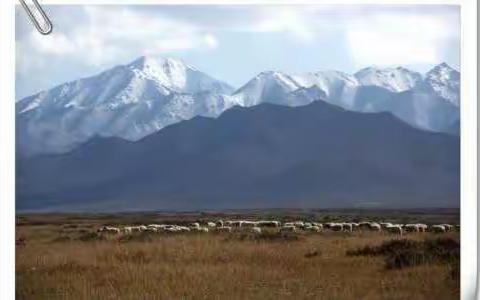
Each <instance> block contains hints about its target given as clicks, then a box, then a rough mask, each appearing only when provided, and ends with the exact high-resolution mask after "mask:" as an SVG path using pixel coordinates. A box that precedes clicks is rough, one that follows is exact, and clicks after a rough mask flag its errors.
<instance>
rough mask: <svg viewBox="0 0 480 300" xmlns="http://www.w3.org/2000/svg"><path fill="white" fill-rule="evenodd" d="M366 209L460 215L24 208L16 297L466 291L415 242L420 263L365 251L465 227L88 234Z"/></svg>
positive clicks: (453, 272) (445, 295)
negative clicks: (395, 262) (394, 262)
mask: <svg viewBox="0 0 480 300" xmlns="http://www.w3.org/2000/svg"><path fill="white" fill-rule="evenodd" d="M259 214H260V215H259ZM367 215H370V219H380V218H382V219H384V220H387V221H388V220H395V221H399V220H404V221H415V220H425V219H427V220H428V221H431V222H438V223H442V222H450V223H455V222H458V214H457V213H456V212H453V213H452V212H428V213H415V212H402V213H400V212H390V213H386V212H383V213H379V214H377V213H372V212H370V213H369V212H356V213H355V212H345V211H341V212H292V213H285V212H267V213H265V212H264V213H260V212H236V213H235V212H230V213H227V214H209V213H189V214H121V215H115V214H111V215H105V214H102V215H74V214H69V215H66V214H62V215H60V214H44V215H19V216H18V217H17V238H18V239H22V240H24V241H25V242H24V243H20V244H19V245H18V246H17V248H16V295H17V298H18V299H329V300H331V299H334V300H335V299H339V300H341V299H440V300H441V299H458V298H459V272H458V260H455V259H453V260H450V259H448V260H443V259H438V260H436V259H435V257H436V256H428V257H430V259H428V260H422V259H423V258H424V257H425V256H421V257H420V256H418V252H415V253H414V255H413V256H412V255H411V250H412V249H406V251H403V252H402V249H398V253H400V252H401V253H400V254H401V255H407V256H406V257H407V259H408V258H411V257H413V262H414V263H412V264H411V265H408V266H406V267H401V268H395V267H393V268H392V267H391V266H390V267H389V259H391V257H388V256H385V255H376V254H375V253H373V252H368V251H365V246H370V247H375V246H379V248H372V249H383V248H381V247H380V246H381V245H382V244H383V245H385V244H384V243H388V241H391V240H392V239H404V238H406V239H408V240H411V241H417V242H418V243H417V244H418V245H420V244H421V243H423V242H424V241H425V240H427V241H432V240H433V241H435V240H437V239H438V238H439V237H441V238H442V239H445V238H446V239H447V240H450V241H458V239H459V233H458V232H451V233H446V234H440V235H438V234H432V233H411V234H408V235H406V236H404V237H403V238H399V237H395V236H392V235H388V234H383V233H373V232H353V233H346V232H324V233H297V234H294V235H288V236H278V235H276V234H275V233H273V232H266V233H264V234H262V235H261V236H253V235H250V234H244V233H231V234H228V233H225V234H213V233H203V234H202V233H195V234H194V233H184V234H170V235H167V234H139V235H136V236H134V237H132V238H121V237H119V236H105V237H99V236H97V235H95V234H91V232H93V231H94V230H95V228H98V227H99V226H101V225H118V224H148V223H161V222H175V223H180V222H191V221H203V220H208V219H210V220H211V219H215V218H223V219H227V218H237V217H238V218H260V217H262V218H268V217H270V218H273V217H275V218H280V219H282V220H291V219H298V218H301V219H309V218H315V219H316V220H318V221H321V222H322V221H325V220H326V219H350V220H355V219H365V218H367ZM428 221H426V222H428ZM400 244H402V243H400ZM417 244H415V245H417ZM402 245H403V244H402ZM435 245H436V244H435ZM399 247H400V248H401V247H403V246H399ZM367 250H368V249H367ZM440 250H441V251H440V252H442V251H443V250H442V249H440ZM355 251H357V252H356V253H355ZM362 251H363V252H362ZM396 251H397V250H396V249H394V250H393V252H395V253H394V254H395V255H397V254H398V253H397V252H396ZM415 251H416V250H415ZM347 252H349V255H347ZM364 252H365V253H364ZM377 252H378V251H377ZM352 253H354V254H355V255H352ZM442 253H443V252H442ZM358 254H361V255H358ZM395 255H394V257H397V258H398V257H400V258H402V257H403V256H401V255H397V256H395ZM422 255H423V254H422ZM431 257H433V258H434V259H431ZM420 260H422V261H421V262H420Z"/></svg>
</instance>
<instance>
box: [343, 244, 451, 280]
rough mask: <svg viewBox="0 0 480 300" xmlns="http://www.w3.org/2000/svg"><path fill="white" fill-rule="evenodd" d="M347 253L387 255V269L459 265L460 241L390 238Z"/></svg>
mask: <svg viewBox="0 0 480 300" xmlns="http://www.w3.org/2000/svg"><path fill="white" fill-rule="evenodd" d="M346 254H347V255H348V256H385V266H386V268H387V269H401V268H405V267H411V266H417V265H422V264H425V263H435V262H440V263H446V264H453V265H457V264H458V265H459V262H460V243H459V242H458V241H457V240H454V239H452V238H436V239H427V240H425V241H413V240H408V239H402V240H390V241H387V242H384V243H382V244H381V245H379V246H368V245H367V246H365V247H363V248H361V249H356V250H349V251H347V253H346ZM453 272H455V271H453Z"/></svg>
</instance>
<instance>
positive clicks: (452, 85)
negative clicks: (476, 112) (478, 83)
mask: <svg viewBox="0 0 480 300" xmlns="http://www.w3.org/2000/svg"><path fill="white" fill-rule="evenodd" d="M425 84H426V85H427V87H429V88H431V89H432V90H433V91H434V92H435V93H436V94H437V95H438V96H440V97H442V98H444V99H446V100H448V101H449V102H451V103H453V104H454V105H456V106H458V105H459V104H460V72H458V71H457V70H455V69H453V68H452V67H450V66H449V65H447V64H446V63H441V64H439V65H438V66H436V67H434V68H433V69H432V70H430V71H429V72H427V74H426V75H425Z"/></svg>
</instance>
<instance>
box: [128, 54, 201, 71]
mask: <svg viewBox="0 0 480 300" xmlns="http://www.w3.org/2000/svg"><path fill="white" fill-rule="evenodd" d="M128 66H129V67H133V68H137V69H148V68H159V67H160V68H163V69H169V68H170V69H172V68H184V69H192V70H196V69H195V68H194V67H192V66H190V65H188V64H186V63H185V62H184V61H183V60H182V59H180V58H176V57H170V56H167V57H159V56H154V55H146V56H140V57H139V58H137V59H136V60H134V61H133V62H131V63H130V64H128Z"/></svg>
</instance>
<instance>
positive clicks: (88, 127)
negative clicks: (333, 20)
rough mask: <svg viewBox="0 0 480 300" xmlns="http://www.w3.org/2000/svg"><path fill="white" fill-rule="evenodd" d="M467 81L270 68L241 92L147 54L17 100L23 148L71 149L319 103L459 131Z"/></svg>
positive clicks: (444, 73)
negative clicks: (268, 107)
mask: <svg viewBox="0 0 480 300" xmlns="http://www.w3.org/2000/svg"><path fill="white" fill-rule="evenodd" d="M459 78H460V74H459V73H458V72H457V71H455V70H453V69H452V68H450V67H449V66H448V65H446V64H440V65H438V66H436V67H434V68H433V69H432V70H431V71H429V72H428V73H427V74H426V76H425V79H423V78H422V75H420V74H419V73H417V72H413V71H410V70H408V69H406V68H403V67H397V68H383V69H380V68H377V67H370V68H365V69H362V70H360V71H358V72H357V73H355V74H353V75H350V74H346V73H342V72H338V71H320V72H314V73H307V74H301V75H288V74H285V73H282V72H276V71H268V72H262V73H260V74H258V75H257V76H256V77H254V78H253V79H251V80H250V81H248V82H247V83H246V84H245V85H244V86H242V87H240V88H239V89H237V90H236V91H234V90H233V88H232V87H230V86H229V85H228V84H226V83H224V82H221V81H219V80H216V79H214V78H212V77H210V76H208V75H207V74H204V73H202V72H201V71H199V70H197V69H196V68H194V67H192V66H190V65H188V64H186V63H184V62H183V61H181V60H178V59H173V58H155V57H141V58H139V59H137V60H135V61H133V62H132V63H130V64H127V65H122V66H117V67H114V68H112V69H110V70H107V71H105V72H103V73H101V74H99V75H96V76H93V77H89V78H83V79H79V80H77V81H73V82H69V83H65V84H62V85H60V86H57V87H55V88H53V89H51V90H48V91H43V92H40V93H38V94H36V95H33V96H30V97H27V98H25V99H23V100H21V101H19V102H17V107H16V109H17V146H18V148H19V152H20V153H22V154H26V155H31V154H38V153H59V152H66V151H69V150H71V149H73V148H75V147H76V146H77V145H79V144H81V143H84V142H85V141H87V140H89V139H90V138H91V137H92V136H97V135H99V136H116V137H120V138H124V139H127V140H130V141H137V140H139V139H141V138H143V137H145V136H147V135H149V134H151V133H153V132H156V131H158V130H160V129H162V128H164V127H165V126H168V125H170V124H174V123H177V122H180V121H182V120H188V119H191V118H193V117H195V116H206V117H217V116H219V115H220V114H221V113H223V112H224V111H225V110H227V109H229V108H231V107H233V106H235V105H239V106H246V107H249V106H255V105H258V104H260V103H271V104H277V105H286V106H300V105H306V104H309V103H311V102H313V101H318V100H323V101H326V102H329V103H331V104H334V105H338V106H340V107H343V108H345V109H348V110H352V111H358V112H384V111H386V112H390V113H392V114H393V115H395V116H396V117H398V118H400V119H401V120H403V121H404V122H406V123H408V124H410V125H412V126H414V127H417V128H422V129H426V130H431V131H441V132H449V133H452V132H453V133H454V132H458V130H457V129H456V126H458V124H459V107H458V103H459V96H460V95H459Z"/></svg>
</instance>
